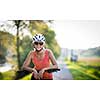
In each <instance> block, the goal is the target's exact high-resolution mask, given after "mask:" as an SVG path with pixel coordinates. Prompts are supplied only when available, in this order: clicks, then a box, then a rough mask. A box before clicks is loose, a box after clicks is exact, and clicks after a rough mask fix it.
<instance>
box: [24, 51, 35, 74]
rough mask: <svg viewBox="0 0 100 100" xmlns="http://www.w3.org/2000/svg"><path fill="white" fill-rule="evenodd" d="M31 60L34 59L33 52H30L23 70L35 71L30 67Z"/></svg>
mask: <svg viewBox="0 0 100 100" xmlns="http://www.w3.org/2000/svg"><path fill="white" fill-rule="evenodd" d="M31 59H32V51H30V52H29V54H28V56H27V58H26V60H25V61H24V63H23V66H22V69H24V70H27V71H29V72H33V71H34V70H35V69H34V68H31V67H29V64H30V62H31Z"/></svg>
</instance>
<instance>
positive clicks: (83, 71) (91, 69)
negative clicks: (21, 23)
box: [66, 60, 100, 80]
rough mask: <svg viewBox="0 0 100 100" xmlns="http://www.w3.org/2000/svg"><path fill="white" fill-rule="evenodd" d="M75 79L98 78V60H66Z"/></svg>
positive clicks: (99, 67) (99, 75)
mask: <svg viewBox="0 0 100 100" xmlns="http://www.w3.org/2000/svg"><path fill="white" fill-rule="evenodd" d="M66 63H67V65H68V68H69V70H70V72H71V73H72V76H73V78H74V79H75V80H100V62H93V61H87V60H86V62H85V61H82V60H81V61H78V62H70V61H66Z"/></svg>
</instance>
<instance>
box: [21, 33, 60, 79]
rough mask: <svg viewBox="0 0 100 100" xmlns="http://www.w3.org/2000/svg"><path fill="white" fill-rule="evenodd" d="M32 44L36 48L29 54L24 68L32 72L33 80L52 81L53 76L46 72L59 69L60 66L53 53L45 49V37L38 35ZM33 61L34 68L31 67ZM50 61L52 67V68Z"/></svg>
mask: <svg viewBox="0 0 100 100" xmlns="http://www.w3.org/2000/svg"><path fill="white" fill-rule="evenodd" d="M32 44H33V46H34V50H33V51H31V52H30V53H29V54H28V56H27V58H26V60H25V62H24V64H23V67H22V68H23V69H25V70H27V71H30V72H32V77H31V80H39V79H43V80H44V79H46V80H47V79H48V80H52V79H53V76H52V74H51V73H48V72H46V70H48V69H55V68H58V66H57V63H56V60H55V57H54V55H53V53H52V51H51V50H49V49H45V48H44V47H45V37H44V36H43V35H42V34H36V35H35V36H34V37H33V42H32ZM31 61H32V62H33V63H34V65H35V66H34V68H31V67H29V64H30V62H31ZM50 61H51V63H52V66H50Z"/></svg>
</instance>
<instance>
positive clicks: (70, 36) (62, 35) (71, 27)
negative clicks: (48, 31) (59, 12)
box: [52, 20, 100, 49]
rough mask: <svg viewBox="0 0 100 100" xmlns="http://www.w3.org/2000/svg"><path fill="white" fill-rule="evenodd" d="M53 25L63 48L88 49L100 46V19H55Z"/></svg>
mask: <svg viewBox="0 0 100 100" xmlns="http://www.w3.org/2000/svg"><path fill="white" fill-rule="evenodd" d="M52 27H53V29H54V30H55V33H56V40H57V41H58V44H59V45H60V47H62V48H69V49H88V48H94V47H98V46H100V20H55V21H54V24H53V25H52Z"/></svg>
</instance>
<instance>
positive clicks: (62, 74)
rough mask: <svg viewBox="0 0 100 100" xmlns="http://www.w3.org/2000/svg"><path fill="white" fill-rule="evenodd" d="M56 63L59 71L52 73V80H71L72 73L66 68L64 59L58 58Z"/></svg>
mask: <svg viewBox="0 0 100 100" xmlns="http://www.w3.org/2000/svg"><path fill="white" fill-rule="evenodd" d="M57 63H58V66H59V68H60V71H59V72H54V73H53V79H54V80H73V77H72V74H71V73H70V71H69V69H68V68H67V65H66V64H65V63H64V60H63V59H58V60H57Z"/></svg>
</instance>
